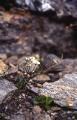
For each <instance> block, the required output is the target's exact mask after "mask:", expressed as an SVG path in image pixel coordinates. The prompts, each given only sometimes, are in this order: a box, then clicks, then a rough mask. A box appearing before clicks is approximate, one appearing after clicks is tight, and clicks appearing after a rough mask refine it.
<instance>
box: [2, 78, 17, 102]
mask: <svg viewBox="0 0 77 120" xmlns="http://www.w3.org/2000/svg"><path fill="white" fill-rule="evenodd" d="M16 89H17V88H16V87H15V85H14V84H13V83H12V82H9V81H8V80H6V79H0V104H1V103H4V102H6V101H7V100H8V99H10V98H11V96H12V95H13V93H14V91H15V90H16Z"/></svg>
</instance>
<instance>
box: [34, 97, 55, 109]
mask: <svg viewBox="0 0 77 120" xmlns="http://www.w3.org/2000/svg"><path fill="white" fill-rule="evenodd" d="M35 104H37V105H39V106H41V107H43V108H44V109H45V110H46V111H47V110H48V109H50V108H51V106H52V105H53V99H52V98H51V97H48V96H36V97H35Z"/></svg>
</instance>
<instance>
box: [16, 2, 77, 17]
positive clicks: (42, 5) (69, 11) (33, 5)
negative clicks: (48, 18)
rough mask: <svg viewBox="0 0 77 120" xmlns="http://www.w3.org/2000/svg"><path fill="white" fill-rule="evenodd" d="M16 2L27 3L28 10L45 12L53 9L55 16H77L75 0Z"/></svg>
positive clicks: (23, 4)
mask: <svg viewBox="0 0 77 120" xmlns="http://www.w3.org/2000/svg"><path fill="white" fill-rule="evenodd" d="M16 2H17V4H19V5H22V6H25V5H27V6H28V7H29V9H30V10H33V11H39V12H46V11H49V10H51V11H55V12H56V13H57V16H64V15H65V16H67V15H72V16H73V17H76V18H77V12H76V11H77V1H76V0H16Z"/></svg>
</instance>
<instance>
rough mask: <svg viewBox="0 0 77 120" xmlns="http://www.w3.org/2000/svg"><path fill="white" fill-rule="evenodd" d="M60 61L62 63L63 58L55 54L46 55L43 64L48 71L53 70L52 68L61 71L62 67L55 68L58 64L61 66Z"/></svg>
mask: <svg viewBox="0 0 77 120" xmlns="http://www.w3.org/2000/svg"><path fill="white" fill-rule="evenodd" d="M60 63H61V59H60V58H59V57H57V56H56V55H54V54H48V55H45V56H44V57H43V61H42V64H43V65H44V66H45V68H46V69H47V70H48V71H52V70H56V71H57V70H58V71H60V69H61V68H60V67H59V69H55V68H57V66H59V64H60ZM47 70H46V71H47Z"/></svg>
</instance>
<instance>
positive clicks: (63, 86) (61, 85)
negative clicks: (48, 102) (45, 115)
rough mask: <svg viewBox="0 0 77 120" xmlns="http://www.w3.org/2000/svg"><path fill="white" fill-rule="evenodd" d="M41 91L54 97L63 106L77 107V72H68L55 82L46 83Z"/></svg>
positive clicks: (42, 93)
mask: <svg viewBox="0 0 77 120" xmlns="http://www.w3.org/2000/svg"><path fill="white" fill-rule="evenodd" d="M39 93H40V94H41V95H46V96H50V97H52V98H53V99H54V102H55V103H56V104H58V105H60V106H62V107H69V108H72V109H77V73H72V74H66V75H65V76H64V77H63V78H61V79H59V80H58V81H56V82H53V83H44V84H43V88H41V89H40V92H39Z"/></svg>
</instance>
